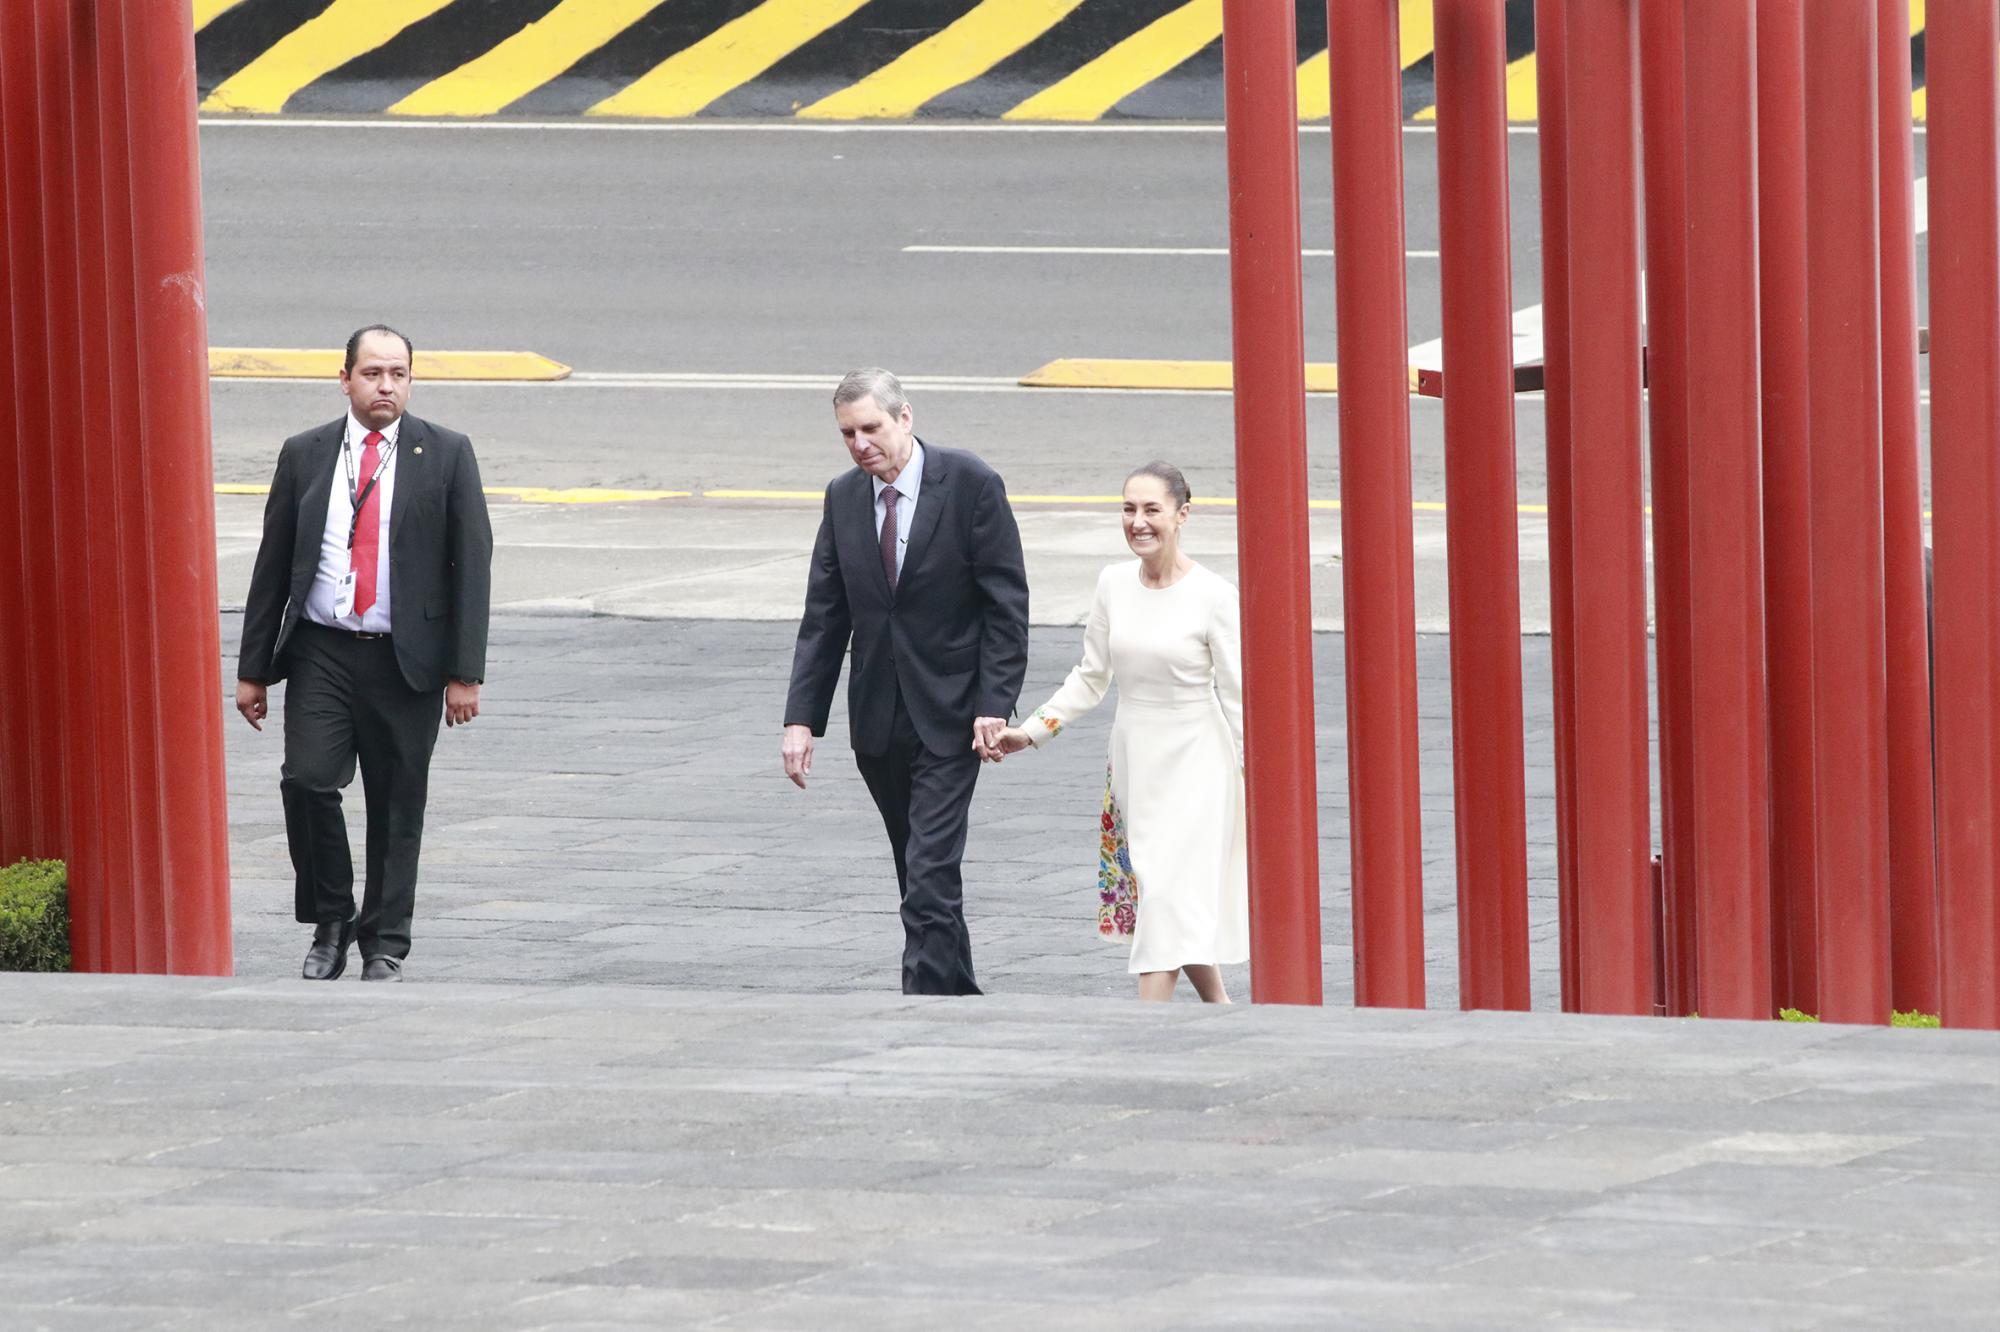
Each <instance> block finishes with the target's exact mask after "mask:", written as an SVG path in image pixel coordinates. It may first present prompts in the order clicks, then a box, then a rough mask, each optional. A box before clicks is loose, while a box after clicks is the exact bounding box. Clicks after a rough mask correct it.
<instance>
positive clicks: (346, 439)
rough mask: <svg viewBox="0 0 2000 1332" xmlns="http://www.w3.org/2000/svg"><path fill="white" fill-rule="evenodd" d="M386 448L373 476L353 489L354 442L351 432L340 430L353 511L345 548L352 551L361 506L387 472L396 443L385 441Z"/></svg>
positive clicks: (359, 524) (349, 496)
mask: <svg viewBox="0 0 2000 1332" xmlns="http://www.w3.org/2000/svg"><path fill="white" fill-rule="evenodd" d="M387 443H388V446H389V447H387V448H385V449H383V450H382V457H381V460H380V461H378V462H377V463H376V464H375V475H373V476H371V477H369V478H368V484H367V485H366V486H364V487H362V488H361V489H360V490H358V491H357V490H356V489H355V488H354V485H355V478H354V441H353V438H352V436H351V432H349V431H347V430H346V429H342V431H341V435H340V458H341V461H342V462H344V463H346V464H347V497H348V500H349V502H350V503H352V504H353V505H354V509H353V511H352V512H351V513H349V514H348V516H347V548H348V549H349V550H350V551H351V550H353V549H354V538H355V537H356V536H357V535H358V534H359V533H360V531H361V506H362V505H364V504H366V503H367V502H368V497H369V496H370V495H372V494H374V493H375V483H376V482H378V481H380V480H381V479H382V473H384V472H386V471H388V470H389V457H390V455H391V454H393V453H395V451H396V441H395V440H393V439H391V440H387Z"/></svg>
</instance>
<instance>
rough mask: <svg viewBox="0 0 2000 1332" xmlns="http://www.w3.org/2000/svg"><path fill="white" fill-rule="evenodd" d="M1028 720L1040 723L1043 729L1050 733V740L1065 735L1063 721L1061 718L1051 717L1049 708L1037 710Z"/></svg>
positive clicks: (1029, 715) (1030, 714)
mask: <svg viewBox="0 0 2000 1332" xmlns="http://www.w3.org/2000/svg"><path fill="white" fill-rule="evenodd" d="M1028 720H1029V721H1031V722H1040V723H1041V724H1042V729H1043V730H1045V731H1047V732H1048V733H1049V739H1051V740H1053V739H1055V738H1056V737H1057V736H1059V735H1061V734H1062V733H1063V724H1062V719H1061V718H1060V717H1051V716H1050V715H1049V710H1048V709H1047V708H1036V709H1035V710H1034V711H1033V712H1031V713H1029V714H1028Z"/></svg>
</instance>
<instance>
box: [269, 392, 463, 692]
mask: <svg viewBox="0 0 2000 1332" xmlns="http://www.w3.org/2000/svg"><path fill="white" fill-rule="evenodd" d="M346 424H347V418H346V417H344V416H343V417H342V418H341V419H340V420H338V421H335V422H333V423H331V424H329V425H323V426H320V427H319V428H318V429H315V430H308V431H306V432H305V433H304V434H301V435H294V436H292V437H291V438H290V439H288V440H286V441H285V446H284V448H283V449H281V450H279V452H278V470H277V472H276V474H275V475H274V476H273V477H272V478H271V497H270V499H269V500H267V501H266V502H265V504H264V537H263V542H262V544H260V545H259V546H258V548H257V563H256V566H255V567H254V568H253V569H252V570H251V573H250V594H249V597H248V598H247V599H246V600H245V602H244V606H243V646H242V650H241V651H240V652H239V653H238V654H237V658H236V674H237V677H238V678H239V679H244V680H257V681H261V682H263V683H265V684H272V683H275V682H276V681H279V680H282V679H284V678H285V673H286V663H285V649H286V647H287V646H288V645H289V643H290V641H291V637H292V631H293V630H294V629H296V628H297V627H298V623H299V617H300V615H301V614H303V613H304V611H305V605H306V595H307V593H309V592H311V591H312V585H313V579H314V578H315V577H316V576H317V575H318V573H319V557H320V542H321V541H322V539H323V538H324V537H325V534H326V511H327V505H328V504H329V503H330V502H331V500H332V497H333V485H334V471H335V470H336V464H337V463H338V462H339V459H340V440H341V433H342V431H343V429H344V428H345V427H346ZM492 567H493V527H492V524H491V523H490V522H489V521H488V520H487V516H486V493H485V491H483V490H482V489H480V485H479V463H478V462H477V461H476V460H475V459H474V458H473V456H472V442H471V441H470V440H468V439H467V438H466V437H465V436H464V435H461V434H459V433H458V432H457V431H455V430H446V429H445V428H444V427H442V426H436V425H432V424H431V423H430V422H428V421H423V420H419V419H418V418H417V417H414V416H408V415H405V416H404V417H403V425H402V429H401V431H400V432H399V433H398V435H397V437H396V493H395V497H394V498H393V499H392V500H391V501H390V506H389V580H390V581H389V631H390V635H391V638H392V640H393V641H394V643H395V645H396V662H397V664H398V665H399V666H401V667H402V669H403V679H404V680H406V681H408V682H409V686H410V688H412V689H416V690H419V691H425V692H428V691H430V690H435V689H442V688H444V686H445V682H446V680H448V679H452V678H456V679H460V680H484V679H485V678H486V619H487V608H488V605H489V603H490V601H491V599H492Z"/></svg>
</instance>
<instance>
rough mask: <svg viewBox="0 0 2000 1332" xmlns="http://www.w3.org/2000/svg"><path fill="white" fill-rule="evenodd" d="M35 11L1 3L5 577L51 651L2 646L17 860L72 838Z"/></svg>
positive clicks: (10, 827) (25, 619) (27, 622)
mask: <svg viewBox="0 0 2000 1332" xmlns="http://www.w3.org/2000/svg"><path fill="white" fill-rule="evenodd" d="M40 20H41V15H40V13H39V10H38V8H37V7H35V6H31V5H20V4H7V5H0V34H4V42H5V46H6V51H7V82H6V97H7V104H6V107H5V109H4V121H3V122H0V123H4V124H5V125H7V126H8V130H7V132H6V133H4V134H0V153H4V155H5V160H6V173H7V178H8V186H9V189H8V204H9V208H8V215H7V219H6V221H7V268H8V270H9V274H10V283H9V286H10V299H11V307H10V309H9V311H8V317H9V319H10V321H11V325H12V341H13V349H14V365H13V375H14V392H13V396H12V400H11V402H10V403H9V406H10V408H11V409H12V415H13V417H14V431H13V434H14V439H13V447H12V449H11V453H12V458H11V463H12V475H11V476H10V477H9V478H8V483H7V489H8V492H9V495H10V498H11V499H12V501H13V503H12V507H11V508H10V509H9V510H8V511H7V512H6V513H5V514H0V525H4V526H5V528H6V531H5V533H4V536H0V540H4V542H5V543H6V547H5V548H6V551H7V557H8V558H7V568H6V570H5V571H4V573H0V582H5V583H8V584H11V586H12V588H13V589H15V595H17V596H18V602H17V604H16V605H15V606H14V607H12V608H10V609H12V610H13V611H14V612H15V614H14V617H13V618H10V619H9V620H8V621H7V622H6V627H5V630H4V632H5V633H6V634H7V635H8V637H9V638H10V639H11V640H12V641H14V642H17V643H35V644H46V645H48V649H49V650H45V651H34V652H0V671H4V672H5V675H4V676H0V679H4V680H5V683H6V686H7V689H8V693H7V695H6V697H5V699H4V700H0V712H7V713H10V714H12V716H11V717H10V719H9V729H10V732H11V734H10V737H9V747H10V750H11V751H12V752H11V753H9V754H8V755H6V756H4V757H6V758H7V759H8V760H9V762H8V771H7V774H6V776H5V778H4V780H5V782H6V784H7V787H8V790H9V792H10V799H9V802H8V804H9V806H10V811H11V812H6V813H5V814H4V823H5V834H6V836H7V838H8V840H9V846H8V848H7V850H8V852H9V858H10V859H12V858H15V857H19V856H35V857H55V856H61V855H63V854H65V850H64V847H65V843H66V841H67V838H68V831H69V830H68V826H67V823H66V817H65V816H66V809H65V801H64V795H65V789H64V781H63V768H62V757H63V734H62V725H61V723H62V718H63V715H64V713H63V708H62V698H63V688H62V662H61V660H60V658H59V656H58V652H59V650H60V645H61V643H62V619H61V615H60V613H59V608H58V606H57V603H56V588H55V586H54V583H53V580H52V579H51V577H50V575H49V570H48V563H49V560H50V557H51V555H52V553H53V550H54V547H55V529H54V519H55V515H54V511H53V509H52V507H51V504H50V499H49V492H48V475H49V470H50V466H51V455H52V452H53V441H52V438H51V436H52V434H53V432H54V430H55V422H54V411H53V397H52V387H51V381H52V376H53V374H54V373H55V372H54V370H53V368H52V366H51V356H50V348H49V346H48V326H47V317H46V311H47V309H48V307H49V304H50V302H51V301H53V300H56V299H58V294H57V291H56V289H55V286H54V284H53V281H52V277H51V275H50V273H49V271H48V256H47V253H46V248H45V245H46V238H45V235H44V213H43V208H42V190H43V173H44V170H45V164H44V162H43V160H42V156H43V147H44V139H45V136H44V135H43V134H42V133H40V131H39V128H38V127H39V126H40V124H41V121H42V119H43V116H42V110H41V87H42V85H43V83H44V81H45V80H46V78H47V77H48V71H47V70H46V68H45V66H46V64H47V62H48V60H49V58H50V57H49V54H48V53H47V52H46V51H45V50H44V47H43V43H42V38H41V33H40Z"/></svg>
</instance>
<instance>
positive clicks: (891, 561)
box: [882, 486, 902, 594]
mask: <svg viewBox="0 0 2000 1332" xmlns="http://www.w3.org/2000/svg"><path fill="white" fill-rule="evenodd" d="M901 498H902V496H901V495H898V494H897V493H896V488H895V487H894V486H884V487H882V507H883V509H884V512H883V514H882V572H883V574H884V575H886V576H887V577H888V579H889V591H890V592H891V593H892V594H893V593H894V592H895V590H896V501H897V500H899V499H901Z"/></svg>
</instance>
